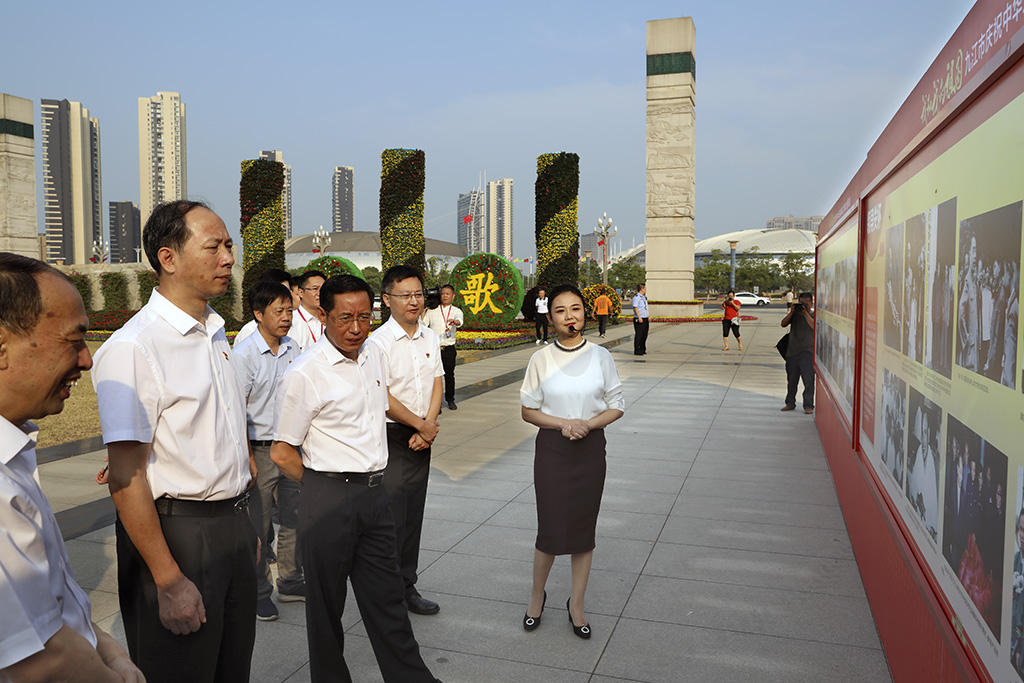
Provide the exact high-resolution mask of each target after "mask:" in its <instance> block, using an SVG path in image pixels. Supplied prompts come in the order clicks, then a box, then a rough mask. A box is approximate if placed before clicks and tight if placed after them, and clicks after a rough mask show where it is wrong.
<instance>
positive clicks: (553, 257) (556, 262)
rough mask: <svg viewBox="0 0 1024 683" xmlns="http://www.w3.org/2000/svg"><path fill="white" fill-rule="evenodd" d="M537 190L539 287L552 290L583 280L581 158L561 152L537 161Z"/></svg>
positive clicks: (570, 153)
mask: <svg viewBox="0 0 1024 683" xmlns="http://www.w3.org/2000/svg"><path fill="white" fill-rule="evenodd" d="M535 187H536V190H535V191H536V203H537V210H536V217H537V266H538V270H537V284H538V285H539V286H541V287H544V288H545V289H548V290H550V289H551V288H552V287H554V286H555V285H560V284H562V283H564V282H573V283H575V282H576V281H577V280H578V279H579V251H580V236H579V227H578V224H577V215H576V214H577V211H578V209H579V200H578V198H577V194H578V193H579V189H580V157H579V155H578V154H573V153H572V152H559V153H557V154H542V155H540V156H539V157H537V184H536V186H535Z"/></svg>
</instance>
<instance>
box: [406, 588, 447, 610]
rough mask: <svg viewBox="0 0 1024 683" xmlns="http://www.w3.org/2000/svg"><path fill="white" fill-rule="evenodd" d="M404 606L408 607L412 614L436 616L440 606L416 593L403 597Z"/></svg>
mask: <svg viewBox="0 0 1024 683" xmlns="http://www.w3.org/2000/svg"><path fill="white" fill-rule="evenodd" d="M405 604H406V605H408V607H409V611H410V612H412V613H413V614H424V615H430V614H437V613H438V612H440V611H441V606H440V605H438V604H437V603H436V602H434V601H433V600H427V599H426V598H425V597H423V596H422V595H419V594H418V593H409V594H408V595H406V596H405Z"/></svg>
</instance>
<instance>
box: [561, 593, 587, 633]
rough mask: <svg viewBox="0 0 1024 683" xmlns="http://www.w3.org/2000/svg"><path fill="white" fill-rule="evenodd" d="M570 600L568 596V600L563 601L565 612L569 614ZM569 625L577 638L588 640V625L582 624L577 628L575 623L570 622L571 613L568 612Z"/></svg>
mask: <svg viewBox="0 0 1024 683" xmlns="http://www.w3.org/2000/svg"><path fill="white" fill-rule="evenodd" d="M571 600H572V597H571V596H570V597H569V599H568V600H566V601H565V610H566V611H567V612H569V602H570V601H571ZM569 625H570V626H572V632H573V633H575V634H576V637H577V638H582V639H583V640H587V639H589V638H590V624H583V626H577V625H576V622H575V621H573V620H572V612H569Z"/></svg>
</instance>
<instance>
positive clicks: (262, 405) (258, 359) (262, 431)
mask: <svg viewBox="0 0 1024 683" xmlns="http://www.w3.org/2000/svg"><path fill="white" fill-rule="evenodd" d="M298 357H299V346H298V344H296V343H295V342H294V341H293V340H292V338H291V337H281V343H280V346H278V347H277V355H276V356H275V355H274V352H273V351H271V350H270V345H269V344H267V340H266V339H264V338H263V335H262V334H260V333H259V332H257V333H256V334H254V335H252V336H250V337H249V338H247V339H244V340H243V341H242V343H241V344H235V350H234V353H232V354H231V364H232V365H233V366H235V374H237V375H238V381H239V382H241V383H242V395H243V396H245V398H246V404H245V416H246V423H247V425H248V427H249V438H250V439H255V440H256V441H270V440H271V439H273V438H274V407H275V405H276V404H277V385H278V384H279V383H280V382H281V377H282V376H283V375H284V373H285V370H287V369H288V365H289V364H290V363H291V362H292V361H293V360H295V359H296V358H298Z"/></svg>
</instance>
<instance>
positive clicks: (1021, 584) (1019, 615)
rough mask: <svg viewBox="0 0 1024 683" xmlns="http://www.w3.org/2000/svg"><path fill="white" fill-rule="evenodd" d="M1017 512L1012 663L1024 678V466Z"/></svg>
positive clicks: (1014, 520) (1011, 627) (1020, 469)
mask: <svg viewBox="0 0 1024 683" xmlns="http://www.w3.org/2000/svg"><path fill="white" fill-rule="evenodd" d="M1017 482H1018V484H1017V507H1016V508H1014V509H1015V510H1016V511H1017V514H1016V515H1015V516H1014V518H1013V544H1014V546H1013V547H1014V553H1013V573H1012V574H1011V575H1010V579H1011V581H1012V583H1011V584H1010V590H1011V591H1012V592H1011V595H1012V598H1013V601H1012V602H1011V606H1010V664H1011V665H1012V666H1013V670H1014V671H1016V672H1017V676H1019V677H1020V679H1021V680H1024V467H1018V468H1017Z"/></svg>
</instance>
